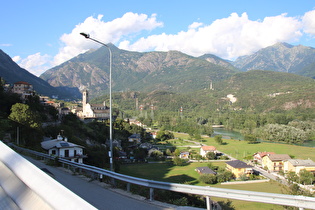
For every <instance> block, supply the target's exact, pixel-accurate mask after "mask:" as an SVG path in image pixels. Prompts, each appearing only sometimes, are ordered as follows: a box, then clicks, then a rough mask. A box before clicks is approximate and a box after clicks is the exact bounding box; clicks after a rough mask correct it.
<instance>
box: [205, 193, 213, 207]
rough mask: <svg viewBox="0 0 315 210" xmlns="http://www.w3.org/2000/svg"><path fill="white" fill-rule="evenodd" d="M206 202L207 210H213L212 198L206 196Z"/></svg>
mask: <svg viewBox="0 0 315 210" xmlns="http://www.w3.org/2000/svg"><path fill="white" fill-rule="evenodd" d="M206 202H207V210H211V209H212V205H211V200H210V196H206Z"/></svg>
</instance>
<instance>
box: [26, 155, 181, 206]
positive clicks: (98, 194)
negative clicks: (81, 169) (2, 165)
mask: <svg viewBox="0 0 315 210" xmlns="http://www.w3.org/2000/svg"><path fill="white" fill-rule="evenodd" d="M25 158H26V159H27V160H29V161H30V162H31V163H33V164H34V165H36V166H37V167H38V168H41V169H44V171H46V172H47V170H48V172H51V173H52V174H53V175H54V178H55V180H57V181H58V182H59V183H61V184H62V185H64V186H65V187H67V188H68V189H70V190H71V191H72V192H74V193H75V194H77V195H78V196H80V197H81V198H83V199H84V200H86V201H87V202H89V203H90V204H92V205H93V206H94V207H96V208H98V209H110V210H116V209H117V210H125V209H128V210H133V209H135V210H142V209H144V210H145V209H150V210H171V209H176V208H171V207H169V206H167V204H162V203H159V202H150V201H148V200H139V199H135V198H133V197H131V196H125V195H122V194H120V193H117V192H115V191H113V190H109V189H105V188H104V187H102V186H101V185H100V184H99V182H97V181H94V182H89V181H88V180H84V179H83V178H82V177H79V176H75V175H71V174H70V173H68V172H66V171H64V170H62V169H60V168H56V167H52V166H48V165H45V164H44V163H42V162H40V161H38V160H34V159H32V158H30V157H25ZM177 209H178V208H177Z"/></svg>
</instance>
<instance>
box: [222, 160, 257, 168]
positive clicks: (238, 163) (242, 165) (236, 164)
mask: <svg viewBox="0 0 315 210" xmlns="http://www.w3.org/2000/svg"><path fill="white" fill-rule="evenodd" d="M226 164H228V165H230V166H232V167H233V168H252V166H250V165H247V164H246V163H245V162H243V161H240V160H231V161H228V162H226Z"/></svg>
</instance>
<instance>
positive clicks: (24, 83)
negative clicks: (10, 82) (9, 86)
mask: <svg viewBox="0 0 315 210" xmlns="http://www.w3.org/2000/svg"><path fill="white" fill-rule="evenodd" d="M14 84H23V85H31V84H30V83H28V82H23V81H20V82H15V83H14Z"/></svg>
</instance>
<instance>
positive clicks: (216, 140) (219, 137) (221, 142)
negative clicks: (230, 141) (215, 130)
mask: <svg viewBox="0 0 315 210" xmlns="http://www.w3.org/2000/svg"><path fill="white" fill-rule="evenodd" d="M214 140H215V142H217V143H218V144H220V145H222V144H223V140H222V135H216V136H215V137H214Z"/></svg>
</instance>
